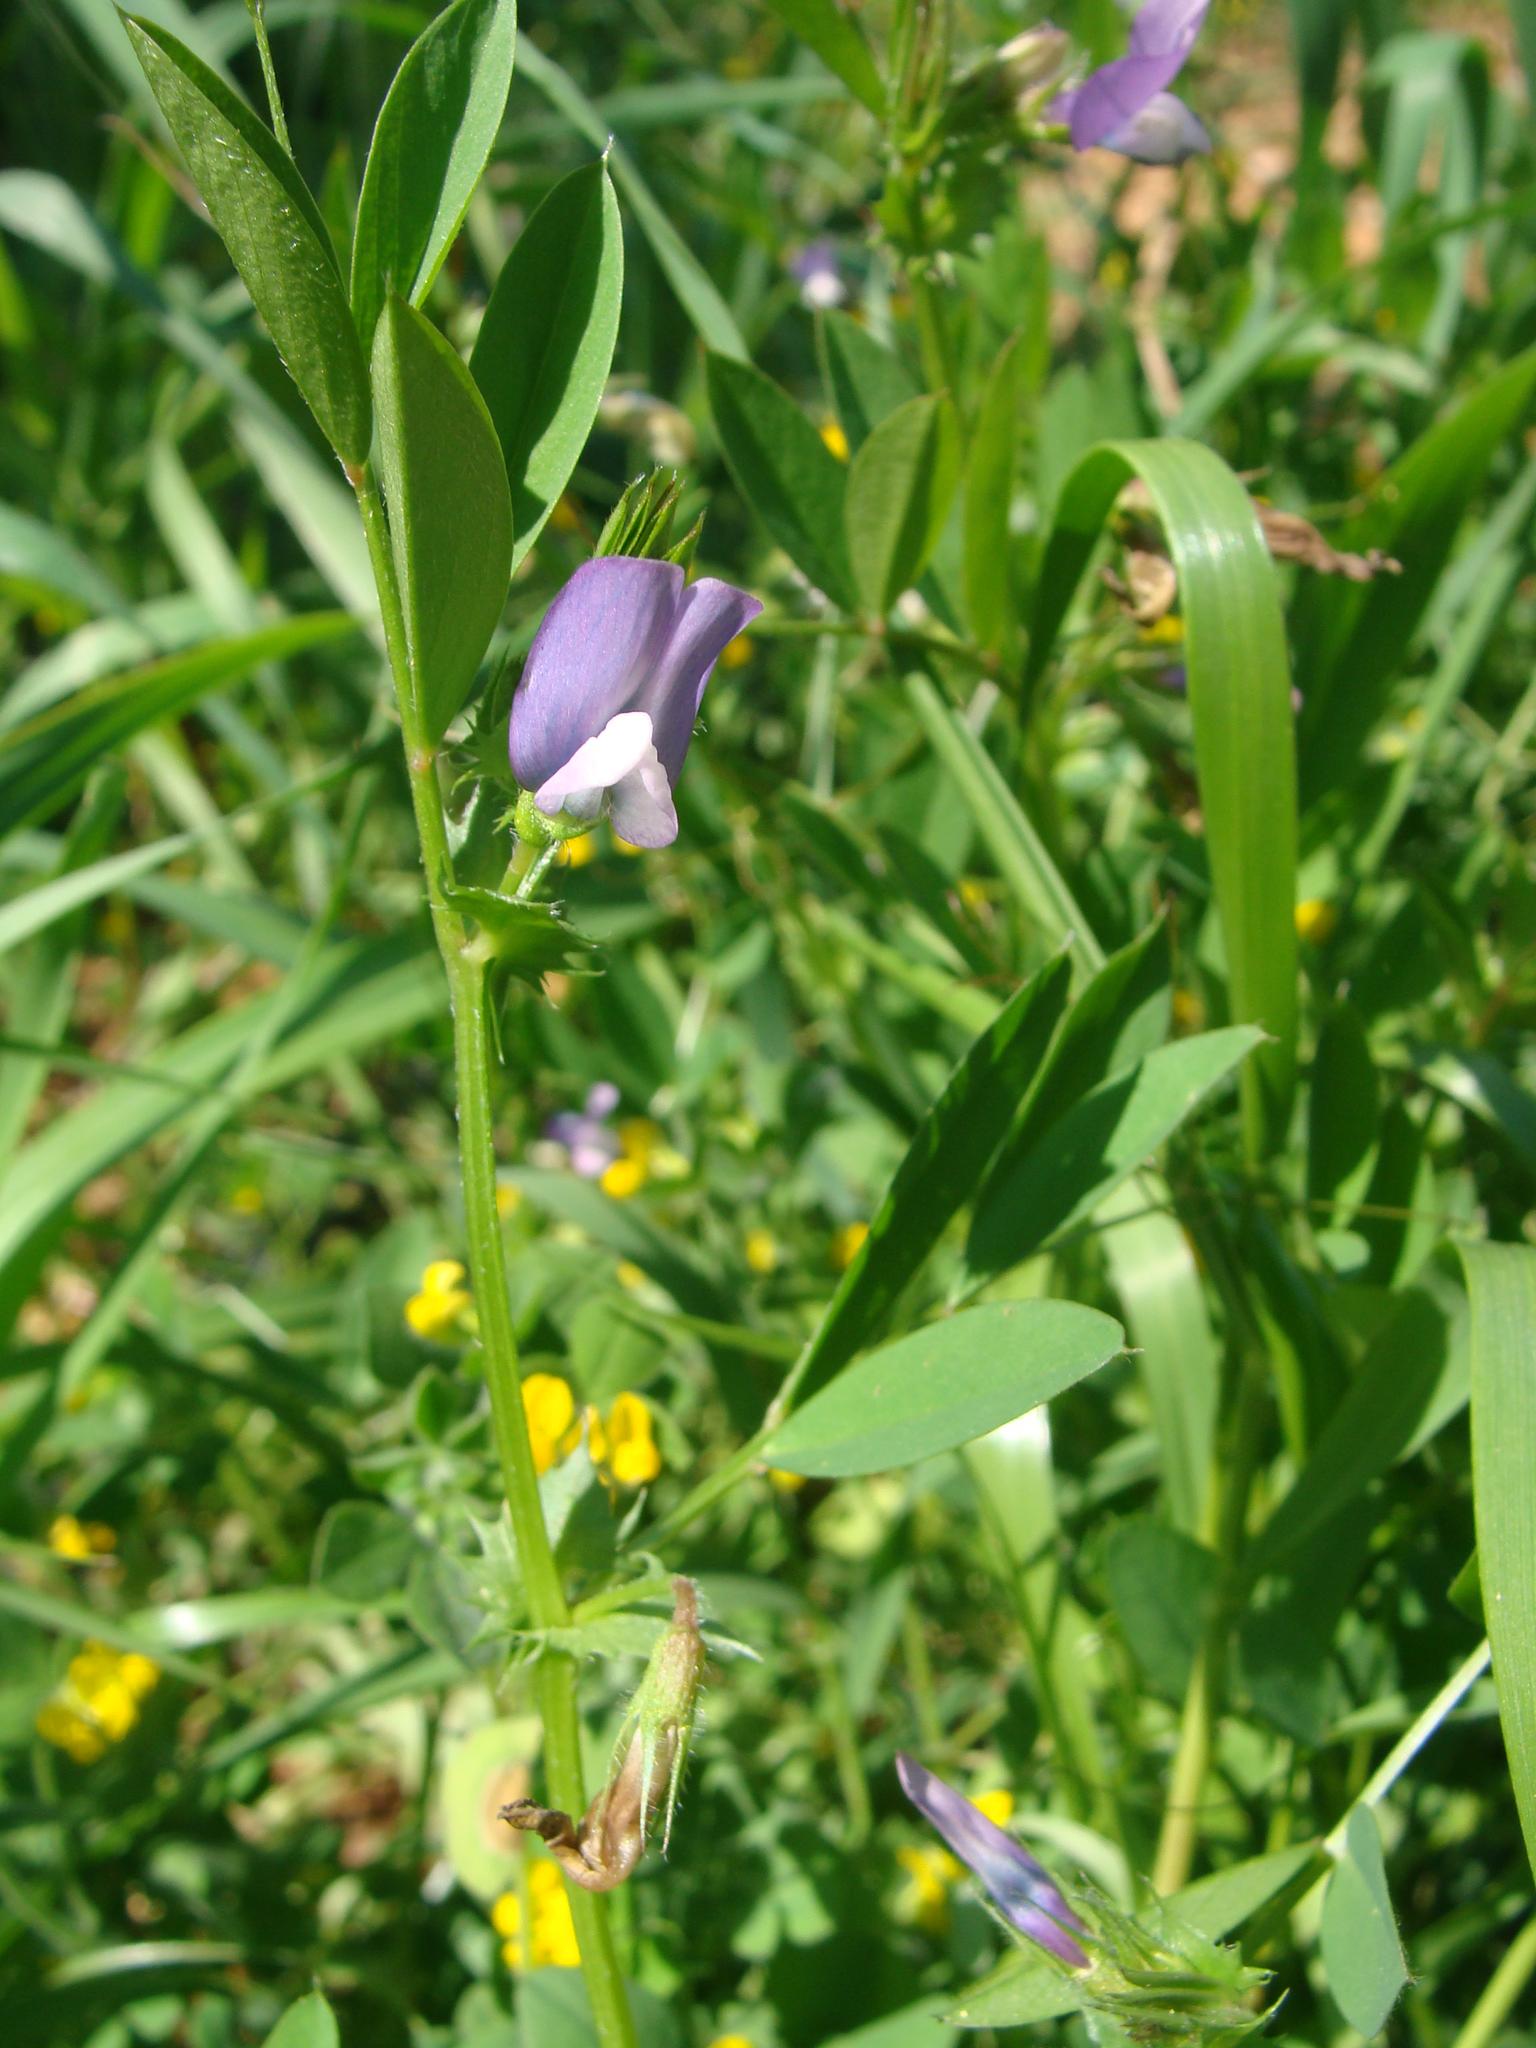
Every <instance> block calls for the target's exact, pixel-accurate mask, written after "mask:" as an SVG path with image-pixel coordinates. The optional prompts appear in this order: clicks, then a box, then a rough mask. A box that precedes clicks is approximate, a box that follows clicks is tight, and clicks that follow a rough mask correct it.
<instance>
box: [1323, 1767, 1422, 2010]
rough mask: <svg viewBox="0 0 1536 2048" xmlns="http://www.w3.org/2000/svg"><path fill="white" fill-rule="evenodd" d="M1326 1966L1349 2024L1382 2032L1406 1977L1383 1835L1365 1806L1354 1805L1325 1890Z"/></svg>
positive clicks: (1338, 2001)
mask: <svg viewBox="0 0 1536 2048" xmlns="http://www.w3.org/2000/svg"><path fill="white" fill-rule="evenodd" d="M1322 1952H1323V1968H1324V1969H1325V1970H1326V1971H1327V1973H1328V1989H1329V1991H1330V1992H1331V1994H1332V1996H1333V2002H1334V2004H1335V2005H1337V2007H1338V2008H1339V2011H1340V2012H1341V2013H1342V2014H1343V2015H1344V2017H1345V2019H1346V2020H1347V2021H1348V2022H1349V2024H1350V2026H1352V2027H1356V2028H1358V2029H1359V2031H1360V2032H1361V2033H1362V2034H1365V2035H1366V2036H1370V2035H1372V2034H1379V2033H1380V2032H1381V2030H1382V2028H1383V2027H1384V2026H1385V2025H1386V2023H1387V2015H1388V2014H1389V2013H1390V2012H1391V2010H1392V2008H1393V2006H1394V2005H1395V2004H1396V2003H1397V1994H1398V1993H1399V1992H1400V1991H1401V1990H1402V1988H1403V1986H1404V1985H1405V1984H1406V1983H1407V1982H1408V1966H1407V1964H1406V1963H1405V1962H1404V1961H1403V1945H1402V1943H1401V1942H1400V1941H1399V1940H1398V1937H1397V1922H1396V1921H1395V1920H1394V1919H1393V1917H1392V1901H1391V1899H1390V1897H1389V1896H1388V1893H1387V1873H1386V1867H1385V1865H1384V1864H1383V1862H1382V1858H1381V1835H1380V1833H1379V1831H1378V1829H1377V1826H1376V1817H1375V1815H1374V1814H1373V1813H1372V1812H1371V1810H1370V1808H1369V1807H1367V1806H1357V1807H1355V1808H1354V1809H1353V1810H1352V1811H1351V1813H1350V1816H1349V1822H1348V1825H1347V1826H1346V1828H1345V1831H1344V1855H1343V1858H1342V1860H1341V1861H1340V1863H1339V1864H1338V1866H1337V1868H1336V1869H1335V1870H1334V1872H1333V1875H1332V1876H1331V1877H1330V1878H1329V1880H1328V1887H1327V1890H1326V1891H1325V1892H1324V1893H1323V1921H1322Z"/></svg>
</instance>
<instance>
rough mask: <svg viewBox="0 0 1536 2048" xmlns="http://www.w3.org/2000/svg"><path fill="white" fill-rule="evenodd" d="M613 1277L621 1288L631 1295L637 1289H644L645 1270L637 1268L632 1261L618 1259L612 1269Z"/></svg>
mask: <svg viewBox="0 0 1536 2048" xmlns="http://www.w3.org/2000/svg"><path fill="white" fill-rule="evenodd" d="M613 1277H614V1278H615V1280H617V1281H618V1283H619V1285H620V1286H621V1287H626V1288H628V1290H629V1292H630V1293H631V1294H633V1293H634V1292H635V1289H636V1288H637V1287H644V1286H645V1284H646V1281H645V1269H644V1268H643V1267H641V1266H637V1265H636V1264H635V1262H634V1260H633V1259H620V1261H619V1263H618V1264H617V1265H616V1266H615V1267H614V1269H613Z"/></svg>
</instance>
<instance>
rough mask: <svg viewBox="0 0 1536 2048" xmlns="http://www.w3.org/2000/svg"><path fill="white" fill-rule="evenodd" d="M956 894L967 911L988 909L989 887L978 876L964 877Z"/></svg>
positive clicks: (961, 878)
mask: <svg viewBox="0 0 1536 2048" xmlns="http://www.w3.org/2000/svg"><path fill="white" fill-rule="evenodd" d="M955 893H956V894H957V895H958V896H959V898H960V901H961V902H962V903H963V904H964V905H965V907H966V909H967V910H970V911H978V910H985V909H986V907H987V885H986V883H985V882H983V881H981V880H980V879H979V877H977V876H976V875H962V876H961V877H960V880H959V883H958V885H957V887H956V892H955Z"/></svg>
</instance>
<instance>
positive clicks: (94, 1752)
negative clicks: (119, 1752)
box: [34, 1699, 107, 1764]
mask: <svg viewBox="0 0 1536 2048" xmlns="http://www.w3.org/2000/svg"><path fill="white" fill-rule="evenodd" d="M34 1726H35V1727H36V1729H37V1732H38V1734H39V1735H41V1737H42V1738H43V1740H44V1742H51V1743H52V1744H53V1746H54V1748H55V1749H62V1750H63V1751H64V1752H65V1754H66V1755H67V1756H70V1757H72V1758H73V1759H74V1761H75V1762H76V1763H77V1764H93V1763H95V1762H96V1760H97V1759H98V1758H99V1757H103V1756H105V1755H106V1753H107V1745H106V1741H105V1739H104V1738H103V1737H102V1735H101V1734H100V1732H99V1731H98V1730H97V1729H96V1728H95V1727H94V1726H93V1724H92V1723H91V1722H90V1721H88V1720H87V1719H86V1718H85V1716H84V1715H83V1714H81V1713H78V1712H77V1711H76V1709H75V1708H73V1707H71V1706H69V1705H67V1704H66V1703H65V1702H64V1701H63V1700H60V1699H51V1700H49V1701H48V1702H47V1703H46V1705H44V1706H42V1707H40V1708H39V1709H38V1714H37V1720H36V1722H35V1723H34Z"/></svg>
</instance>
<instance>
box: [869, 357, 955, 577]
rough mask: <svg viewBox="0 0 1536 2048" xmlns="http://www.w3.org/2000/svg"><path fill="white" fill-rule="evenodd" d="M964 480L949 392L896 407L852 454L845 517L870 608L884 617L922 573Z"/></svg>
mask: <svg viewBox="0 0 1536 2048" xmlns="http://www.w3.org/2000/svg"><path fill="white" fill-rule="evenodd" d="M959 481H960V422H959V419H958V417H957V416H956V413H955V408H954V406H953V405H952V404H951V402H950V401H949V399H947V398H943V397H940V398H913V399H909V400H908V401H907V403H906V404H905V405H902V406H898V407H897V409H896V411H895V412H893V413H892V414H891V416H890V417H889V419H884V420H882V421H881V422H880V424H879V426H877V427H876V428H875V430H874V432H873V433H872V434H871V435H870V437H869V439H868V440H867V441H866V442H865V443H864V445H863V447H862V448H861V449H860V450H859V452H858V454H857V455H856V456H855V457H854V458H853V466H852V467H851V468H850V470H849V472H848V485H847V494H846V498H845V501H844V506H843V523H844V526H845V528H846V530H847V535H848V556H849V560H850V561H851V563H852V565H853V577H854V582H855V583H856V584H857V585H858V591H859V596H860V598H861V599H862V600H863V602H864V604H865V606H866V608H867V609H868V610H870V611H872V612H875V613H877V614H878V615H879V616H881V617H884V615H885V613H886V612H888V611H889V610H890V608H891V606H892V605H893V604H894V603H895V602H896V600H897V598H898V597H900V595H901V593H902V592H903V591H904V590H910V589H911V587H912V585H913V584H914V583H915V582H916V581H917V579H918V577H919V576H920V575H921V574H922V573H923V569H924V567H925V566H926V564H927V561H928V558H929V556H930V555H931V554H932V553H933V550H934V548H935V547H936V546H937V545H938V539H939V535H940V534H941V533H942V532H943V530H944V521H945V520H946V519H947V518H948V516H949V508H950V506H951V504H952V503H953V502H954V496H955V487H956V485H957V484H958V483H959Z"/></svg>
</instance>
